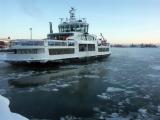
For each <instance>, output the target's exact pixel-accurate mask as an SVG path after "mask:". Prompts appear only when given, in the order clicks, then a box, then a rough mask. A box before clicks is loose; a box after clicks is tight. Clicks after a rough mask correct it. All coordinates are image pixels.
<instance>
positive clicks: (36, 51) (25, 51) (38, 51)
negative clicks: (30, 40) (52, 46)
mask: <svg viewBox="0 0 160 120" xmlns="http://www.w3.org/2000/svg"><path fill="white" fill-rule="evenodd" d="M41 53H44V49H15V50H14V54H41Z"/></svg>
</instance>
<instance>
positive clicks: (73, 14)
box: [69, 7, 76, 21]
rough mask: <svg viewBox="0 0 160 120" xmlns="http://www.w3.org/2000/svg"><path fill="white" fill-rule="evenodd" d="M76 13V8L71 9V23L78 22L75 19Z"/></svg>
mask: <svg viewBox="0 0 160 120" xmlns="http://www.w3.org/2000/svg"><path fill="white" fill-rule="evenodd" d="M75 11H76V9H74V7H71V10H70V11H69V14H70V21H75V20H76V18H75Z"/></svg>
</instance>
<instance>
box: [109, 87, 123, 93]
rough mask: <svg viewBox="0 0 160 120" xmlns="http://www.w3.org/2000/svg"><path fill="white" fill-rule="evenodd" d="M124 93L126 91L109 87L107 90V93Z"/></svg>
mask: <svg viewBox="0 0 160 120" xmlns="http://www.w3.org/2000/svg"><path fill="white" fill-rule="evenodd" d="M122 91H125V89H122V88H114V87H108V88H107V90H106V92H122Z"/></svg>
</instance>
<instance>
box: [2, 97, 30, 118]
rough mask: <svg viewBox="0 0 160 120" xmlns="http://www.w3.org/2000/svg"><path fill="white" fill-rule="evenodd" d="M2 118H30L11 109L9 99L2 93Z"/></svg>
mask: <svg viewBox="0 0 160 120" xmlns="http://www.w3.org/2000/svg"><path fill="white" fill-rule="evenodd" d="M0 114H1V115H0V120H29V119H27V118H25V117H23V116H21V115H19V114H17V113H12V112H11V111H10V109H9V100H8V99H7V98H5V97H3V96H1V95H0Z"/></svg>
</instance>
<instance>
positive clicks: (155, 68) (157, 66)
mask: <svg viewBox="0 0 160 120" xmlns="http://www.w3.org/2000/svg"><path fill="white" fill-rule="evenodd" d="M151 68H152V69H154V70H160V66H159V65H156V66H151Z"/></svg>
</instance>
